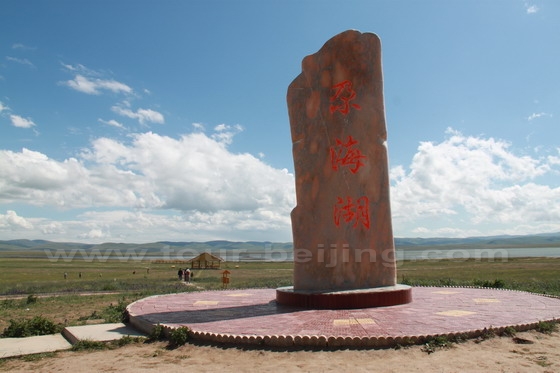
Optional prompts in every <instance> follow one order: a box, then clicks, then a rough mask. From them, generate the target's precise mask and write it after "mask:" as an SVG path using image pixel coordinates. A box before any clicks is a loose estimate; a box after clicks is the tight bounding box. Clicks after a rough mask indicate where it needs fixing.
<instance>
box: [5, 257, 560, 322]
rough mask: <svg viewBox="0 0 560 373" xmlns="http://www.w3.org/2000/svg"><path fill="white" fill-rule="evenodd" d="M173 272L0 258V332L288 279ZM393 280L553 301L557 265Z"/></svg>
mask: <svg viewBox="0 0 560 373" xmlns="http://www.w3.org/2000/svg"><path fill="white" fill-rule="evenodd" d="M180 266H181V264H163V263H152V262H147V261H146V262H135V261H129V262H120V261H117V260H115V261H111V260H109V261H106V262H97V261H93V262H86V261H79V260H78V261H72V262H64V261H57V262H54V261H49V260H47V259H37V258H3V259H0V279H1V281H0V332H1V331H2V330H4V328H5V327H6V326H7V325H8V323H9V320H11V319H22V318H32V317H34V316H43V317H45V318H48V319H50V320H53V321H54V322H56V323H59V324H61V325H80V324H84V323H86V322H88V320H89V319H103V318H104V317H105V316H104V315H105V314H106V310H107V308H110V307H111V305H112V306H115V305H117V304H123V303H126V304H128V303H130V302H132V301H134V300H137V299H140V298H143V297H146V296H149V295H153V294H164V293H175V292H184V291H199V290H211V289H220V288H222V283H221V277H222V274H221V272H222V270H223V269H227V270H228V271H230V272H231V274H230V275H229V276H230V278H231V282H230V285H229V287H230V288H253V287H259V288H275V287H278V286H286V285H290V284H291V283H292V276H293V263H291V262H272V263H271V262H239V263H236V262H235V263H234V262H230V263H224V264H223V265H222V270H195V271H194V281H193V283H192V284H191V285H186V284H185V283H183V282H180V281H178V279H177V270H178V268H179V267H180ZM65 273H66V275H67V276H66V278H65V277H64V274H65ZM80 274H81V276H80ZM398 280H399V283H406V284H411V285H438V286H442V285H446V286H455V285H456V286H491V287H503V288H509V289H516V290H525V291H532V292H538V293H546V294H552V295H558V296H560V258H512V259H508V260H507V261H503V262H502V261H501V260H496V261H489V260H423V261H401V262H399V263H398ZM29 295H32V296H31V297H29Z"/></svg>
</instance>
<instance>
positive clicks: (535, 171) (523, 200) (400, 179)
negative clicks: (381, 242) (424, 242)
mask: <svg viewBox="0 0 560 373" xmlns="http://www.w3.org/2000/svg"><path fill="white" fill-rule="evenodd" d="M448 135H449V136H448V138H447V139H446V140H445V141H443V142H441V143H439V144H435V143H432V142H425V143H421V144H420V146H419V147H418V151H417V153H416V154H415V156H414V158H413V159H412V162H411V164H410V168H409V169H408V170H405V169H404V168H403V167H402V166H398V167H395V168H393V169H392V170H391V179H392V190H391V193H392V209H393V217H394V220H395V226H397V227H399V226H401V228H402V227H407V228H408V229H409V230H411V231H416V232H418V234H419V235H422V236H424V235H431V236H437V235H446V236H450V235H454V236H469V235H482V234H493V233H495V232H492V231H489V230H488V229H489V228H490V229H491V227H495V228H496V231H498V230H499V227H500V226H506V225H507V226H508V227H510V228H509V229H510V231H508V232H503V231H500V232H499V233H511V234H515V233H519V232H516V229H515V227H516V226H518V227H521V226H529V225H532V226H533V229H532V231H531V232H527V227H524V229H525V232H522V233H535V232H543V231H545V232H546V231H551V230H556V231H557V230H560V226H558V223H557V222H558V221H560V204H559V203H558V201H560V187H556V188H554V187H551V186H548V185H540V184H539V183H538V182H537V180H538V179H539V177H542V176H545V175H547V174H550V173H553V172H558V169H557V166H558V164H557V163H554V162H553V160H554V159H555V158H554V157H548V158H543V159H538V158H532V157H530V156H526V155H516V154H514V153H513V152H511V151H510V149H509V148H510V144H508V143H507V142H504V141H501V140H496V139H493V138H480V137H470V136H464V135H462V134H461V133H458V132H455V131H452V130H449V132H448ZM555 167H556V169H555ZM427 226H429V227H430V228H429V229H428V228H426V227H427ZM424 233H425V234H424ZM449 233H452V234H449ZM496 233H497V232H496Z"/></svg>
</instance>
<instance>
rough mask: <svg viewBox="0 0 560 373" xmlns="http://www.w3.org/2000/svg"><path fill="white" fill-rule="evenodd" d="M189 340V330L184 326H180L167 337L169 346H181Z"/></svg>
mask: <svg viewBox="0 0 560 373" xmlns="http://www.w3.org/2000/svg"><path fill="white" fill-rule="evenodd" d="M188 340H189V328H187V327H186V326H181V327H180V328H177V329H175V330H173V331H172V332H171V334H170V335H169V341H170V342H171V346H173V347H178V346H183V345H184V344H185V343H187V341H188Z"/></svg>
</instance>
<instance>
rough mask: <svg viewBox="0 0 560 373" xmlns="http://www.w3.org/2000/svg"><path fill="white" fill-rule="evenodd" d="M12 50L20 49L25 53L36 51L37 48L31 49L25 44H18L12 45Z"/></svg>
mask: <svg viewBox="0 0 560 373" xmlns="http://www.w3.org/2000/svg"><path fill="white" fill-rule="evenodd" d="M12 49H20V50H24V51H34V50H36V49H37V48H36V47H29V46H27V45H25V44H21V43H16V44H13V45H12Z"/></svg>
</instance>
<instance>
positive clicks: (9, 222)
mask: <svg viewBox="0 0 560 373" xmlns="http://www.w3.org/2000/svg"><path fill="white" fill-rule="evenodd" d="M20 229H33V224H32V223H31V222H29V221H28V220H27V219H25V218H23V217H21V216H18V214H17V213H16V212H15V211H13V210H8V211H6V214H5V215H3V214H0V231H2V230H12V231H17V230H20Z"/></svg>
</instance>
